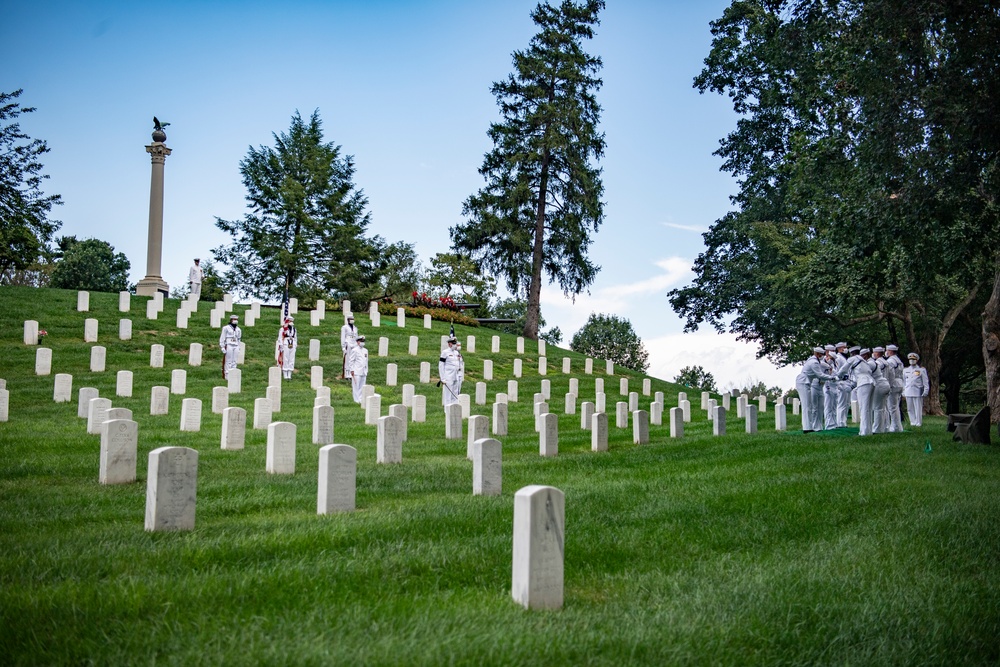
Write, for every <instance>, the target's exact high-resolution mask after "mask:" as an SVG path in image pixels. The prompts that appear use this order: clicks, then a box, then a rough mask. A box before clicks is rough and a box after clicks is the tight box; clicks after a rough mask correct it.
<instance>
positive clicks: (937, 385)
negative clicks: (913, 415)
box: [920, 335, 944, 415]
mask: <svg viewBox="0 0 1000 667" xmlns="http://www.w3.org/2000/svg"><path fill="white" fill-rule="evenodd" d="M920 365H921V366H923V367H924V368H925V369H927V379H928V381H929V382H930V385H931V387H930V392H929V393H928V394H927V398H926V399H924V413H925V414H928V415H943V414H944V410H943V409H942V408H941V338H940V337H938V336H935V335H929V336H927V337H926V338H924V339H923V340H921V341H920Z"/></svg>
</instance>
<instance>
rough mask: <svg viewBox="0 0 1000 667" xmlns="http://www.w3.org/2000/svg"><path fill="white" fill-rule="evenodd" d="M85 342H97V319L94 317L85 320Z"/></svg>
mask: <svg viewBox="0 0 1000 667" xmlns="http://www.w3.org/2000/svg"><path fill="white" fill-rule="evenodd" d="M83 342H84V343H96V342H97V320H96V319H95V318H93V317H88V318H87V319H85V320H84V321H83Z"/></svg>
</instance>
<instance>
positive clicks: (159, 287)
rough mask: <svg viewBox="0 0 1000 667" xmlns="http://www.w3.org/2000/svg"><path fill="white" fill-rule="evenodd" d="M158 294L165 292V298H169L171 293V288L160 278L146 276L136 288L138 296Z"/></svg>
mask: <svg viewBox="0 0 1000 667" xmlns="http://www.w3.org/2000/svg"><path fill="white" fill-rule="evenodd" d="M157 292H163V296H169V293H170V286H169V285H167V281H166V280H164V279H163V278H161V277H160V276H146V277H145V278H143V279H142V280H140V281H139V282H138V283H137V284H136V286H135V293H136V295H138V296H154V295H155V294H156V293H157Z"/></svg>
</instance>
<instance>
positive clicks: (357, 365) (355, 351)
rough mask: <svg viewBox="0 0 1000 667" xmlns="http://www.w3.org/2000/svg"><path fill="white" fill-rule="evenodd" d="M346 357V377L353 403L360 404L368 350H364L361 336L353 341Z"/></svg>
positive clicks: (366, 372)
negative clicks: (352, 395)
mask: <svg viewBox="0 0 1000 667" xmlns="http://www.w3.org/2000/svg"><path fill="white" fill-rule="evenodd" d="M347 357H348V359H347V373H348V377H349V378H351V389H352V390H353V393H354V402H355V403H359V404H360V403H361V401H362V397H363V395H364V392H363V391H362V389H363V388H364V386H365V381H366V380H367V379H368V350H366V349H365V337H364V336H363V335H358V336H357V337H356V338H355V339H354V346H353V347H351V349H350V351H349V353H348V355H347Z"/></svg>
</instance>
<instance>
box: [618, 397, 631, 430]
mask: <svg viewBox="0 0 1000 667" xmlns="http://www.w3.org/2000/svg"><path fill="white" fill-rule="evenodd" d="M615 426H616V427H618V428H628V403H626V402H625V401H618V402H617V403H615Z"/></svg>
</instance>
